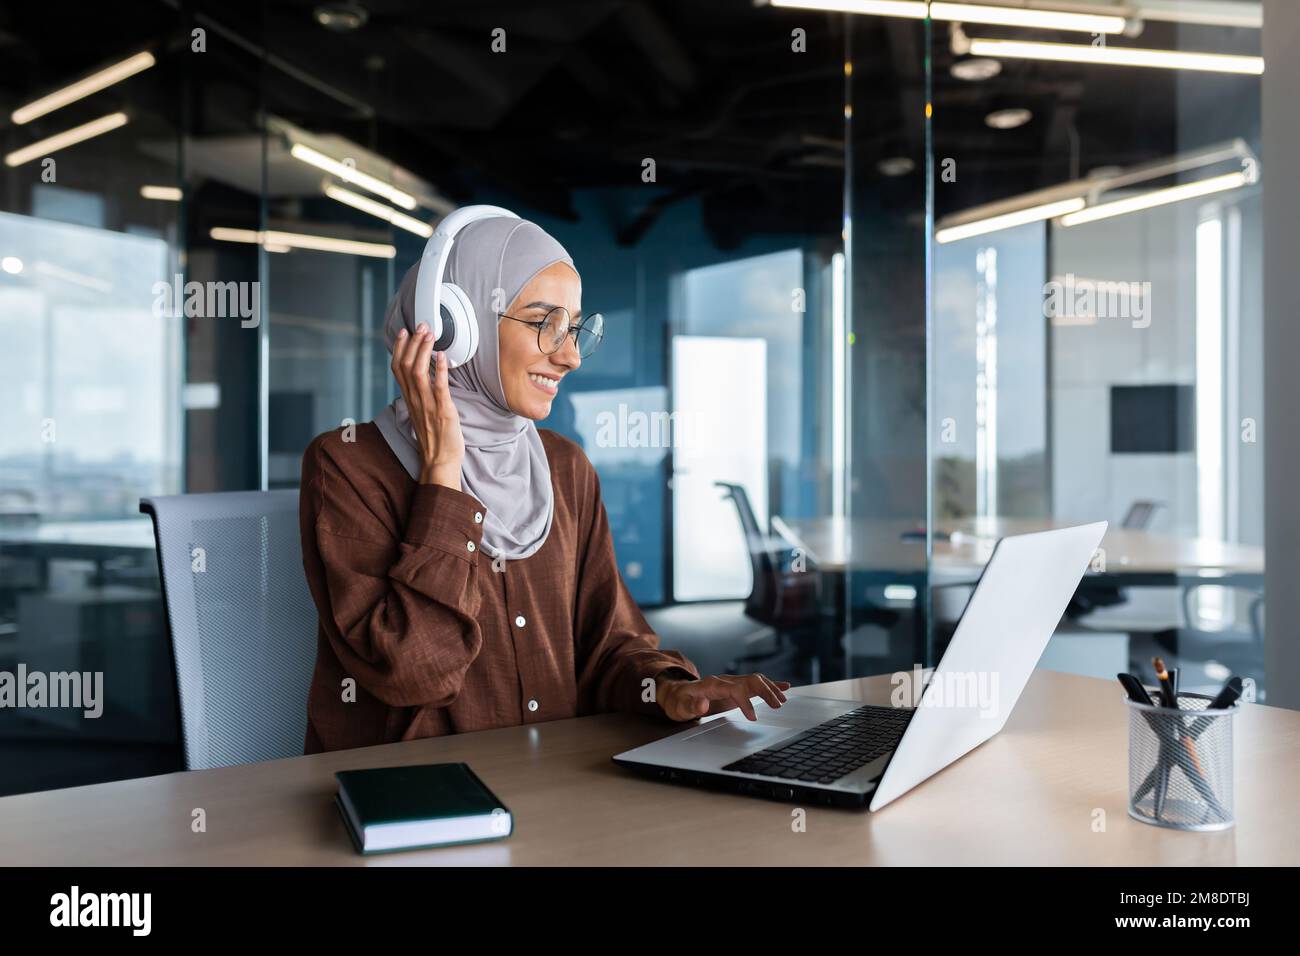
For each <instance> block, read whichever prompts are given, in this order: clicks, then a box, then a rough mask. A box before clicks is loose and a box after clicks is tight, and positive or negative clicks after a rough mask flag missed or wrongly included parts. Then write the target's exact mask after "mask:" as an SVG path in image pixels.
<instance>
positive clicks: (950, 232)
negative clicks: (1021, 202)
mask: <svg viewBox="0 0 1300 956" xmlns="http://www.w3.org/2000/svg"><path fill="white" fill-rule="evenodd" d="M1084 205H1085V203H1084V200H1083V199H1082V198H1075V199H1062V200H1060V201H1059V202H1049V203H1044V204H1043V205H1041V206H1030V207H1029V208H1028V209H1017V210H1016V211H1015V212H1008V213H1003V214H1002V215H1000V216H990V217H989V218H987V219H976V220H975V221H974V222H965V223H962V224H961V225H958V226H949V227H947V228H946V229H940V230H938V231H937V232H935V234H934V238H935V240H936V241H938V242H941V243H946V242H956V241H957V240H958V239H969V238H971V237H972V236H982V235H984V234H985V233H988V232H997V231H999V230H1001V229H1011V228H1013V227H1015V226H1023V225H1027V224H1028V223H1031V222H1041V221H1042V220H1044V219H1055V218H1056V217H1057V216H1062V215H1065V214H1066V213H1072V212H1077V211H1078V210H1080V209H1082V208H1083V207H1084Z"/></svg>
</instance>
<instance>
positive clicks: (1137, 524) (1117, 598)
mask: <svg viewBox="0 0 1300 956" xmlns="http://www.w3.org/2000/svg"><path fill="white" fill-rule="evenodd" d="M1163 505H1164V502H1161V501H1147V500H1145V499H1138V500H1137V501H1134V502H1133V504H1131V505H1129V509H1128V511H1127V512H1126V513H1125V515H1124V520H1123V521H1121V522H1120V527H1122V528H1123V529H1124V530H1126V531H1146V530H1147V529H1148V528H1150V527H1151V519H1152V518H1154V517H1155V514H1156V511H1157V510H1158V509H1159V508H1161V507H1163ZM1127 601H1128V594H1127V593H1125V591H1124V589H1123V588H1117V587H1095V586H1094V587H1081V588H1080V589H1079V590H1077V591H1075V592H1074V597H1072V598H1070V603H1069V604H1068V605H1067V606H1066V608H1065V616H1066V617H1068V618H1070V619H1072V620H1078V619H1079V618H1081V617H1086V616H1087V615H1089V614H1091V613H1092V612H1093V611H1095V610H1097V609H1098V608H1103V607H1115V606H1116V605H1118V604H1124V603H1126V602H1127Z"/></svg>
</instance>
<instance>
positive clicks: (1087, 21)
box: [930, 3, 1124, 33]
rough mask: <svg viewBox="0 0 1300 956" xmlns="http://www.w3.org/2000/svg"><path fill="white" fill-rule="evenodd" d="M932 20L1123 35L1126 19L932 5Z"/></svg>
mask: <svg viewBox="0 0 1300 956" xmlns="http://www.w3.org/2000/svg"><path fill="white" fill-rule="evenodd" d="M930 18H931V19H933V20H954V21H957V22H960V23H989V24H994V25H996V26H1003V27H1033V28H1038V29H1042V30H1078V31H1080V32H1082V33H1123V32H1124V18H1123V17H1117V16H1112V15H1109V14H1098V13H1072V12H1070V11H1066V10H1038V9H1031V8H1029V7H991V6H987V5H985V4H982V3H932V4H930Z"/></svg>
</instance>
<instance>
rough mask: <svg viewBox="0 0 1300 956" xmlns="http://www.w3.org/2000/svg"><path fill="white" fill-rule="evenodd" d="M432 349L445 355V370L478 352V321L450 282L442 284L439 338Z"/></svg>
mask: <svg viewBox="0 0 1300 956" xmlns="http://www.w3.org/2000/svg"><path fill="white" fill-rule="evenodd" d="M444 343H445V344H444ZM434 348H436V349H437V350H438V351H440V352H446V353H447V367H448V368H456V367H457V366H458V365H464V364H465V363H466V362H468V361H469V360H470V359H472V358H473V357H474V353H475V352H476V351H478V317H477V316H475V314H474V306H473V305H472V304H471V303H470V301H469V296H467V295H466V294H465V291H464V290H463V289H461V287H460V286H458V285H455V284H453V283H451V282H444V283H443V284H442V335H441V336H439V338H438V341H437V342H436V343H435V344H434Z"/></svg>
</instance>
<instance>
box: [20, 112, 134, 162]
mask: <svg viewBox="0 0 1300 956" xmlns="http://www.w3.org/2000/svg"><path fill="white" fill-rule="evenodd" d="M126 123H127V116H126V114H125V113H109V114H108V115H107V116H101V117H100V118H99V119H97V120H91V121H90V122H89V123H83V124H82V125H80V126H74V127H73V128H72V129H67V130H64V131H63V132H62V133H55V134H54V135H53V136H50V137H47V138H46V139H42V140H39V141H37V142H35V143H32V144H31V145H30V146H24V147H23V148H22V149H16V150H14V151H13V152H12V153H9V154H8V155H7V156H5V165H6V166H21V165H22V164H23V163H27V162H31V161H32V160H33V159H36V158H38V157H41V156H48V155H49V154H50V153H55V152H58V151H59V150H61V149H66V148H67V147H69V146H73V145H75V144H77V143H81V142H85V141H86V140H88V139H93V138H94V137H96V136H99V135H101V134H103V133H107V132H109V131H110V130H115V129H117V128H118V127H119V126H125V125H126Z"/></svg>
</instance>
